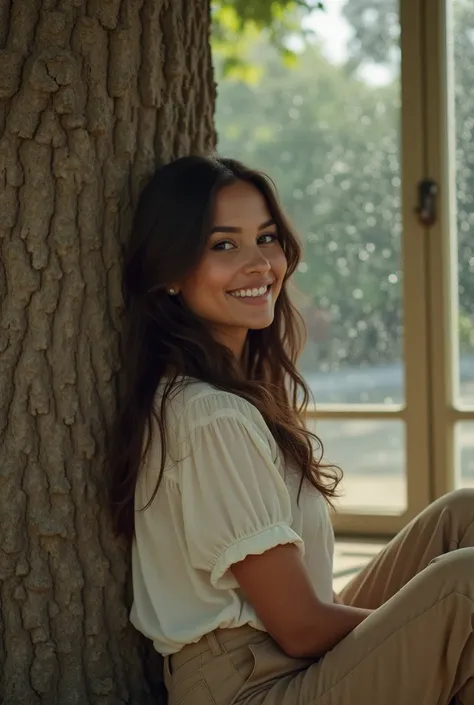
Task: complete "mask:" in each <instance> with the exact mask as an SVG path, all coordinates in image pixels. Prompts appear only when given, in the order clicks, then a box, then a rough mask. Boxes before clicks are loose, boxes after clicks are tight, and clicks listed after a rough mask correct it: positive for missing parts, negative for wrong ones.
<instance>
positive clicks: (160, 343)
mask: <svg viewBox="0 0 474 705" xmlns="http://www.w3.org/2000/svg"><path fill="white" fill-rule="evenodd" d="M299 257H300V247H299V245H298V241H297V238H296V236H295V235H294V234H293V232H292V230H291V228H290V226H289V224H288V222H287V221H286V219H285V217H284V215H283V213H282V211H281V208H280V206H279V205H278V202H277V199H276V196H275V194H274V190H273V188H272V186H271V183H270V181H269V180H268V179H267V178H266V177H264V176H263V175H261V174H260V173H257V172H255V171H252V170H250V169H247V168H246V167H245V166H243V165H242V164H240V163H238V162H236V161H233V160H228V159H218V158H204V157H185V158H182V159H179V160H177V161H175V162H173V163H172V164H169V165H167V166H165V167H163V168H161V169H159V170H158V171H157V172H156V174H155V175H154V176H153V178H152V179H151V181H150V183H149V184H148V185H147V186H146V188H145V189H144V191H143V194H142V196H141V199H140V202H139V205H138V209H137V213H136V217H135V222H134V227H133V231H132V237H131V239H130V242H129V245H128V250H127V252H126V257H125V270H124V280H123V286H124V298H125V330H124V363H125V373H126V389H125V392H124V395H123V400H122V406H121V410H120V413H119V415H118V422H117V429H116V432H115V435H114V439H113V446H112V447H113V453H112V462H111V466H112V469H113V478H112V484H111V502H112V507H113V511H114V516H115V520H116V523H117V527H118V529H119V530H120V531H121V532H123V533H125V534H126V535H127V536H128V537H129V538H130V539H133V543H132V559H133V589H134V601H133V606H132V611H131V621H132V623H133V624H134V625H135V627H136V628H137V629H139V630H140V631H141V632H142V633H143V634H145V635H146V636H147V637H149V638H150V639H152V640H153V642H154V645H155V648H156V649H157V650H158V651H159V652H160V653H161V654H163V655H164V656H165V682H166V686H167V689H168V691H169V703H170V705H211V704H212V705H230V704H231V703H240V704H242V705H257V704H258V705H261V704H263V703H264V704H265V705H310V704H311V705H320V704H321V705H362V704H363V703H364V704H365V703H374V704H375V703H377V704H379V703H383V705H392V704H393V705H400V704H403V705H412V704H413V705H415V704H416V705H422V704H423V705H434V704H436V705H441V704H444V703H448V702H449V701H450V700H451V699H452V698H453V697H456V698H459V702H460V703H463V705H474V549H473V548H472V546H473V545H474V501H473V499H474V495H473V494H472V493H471V492H468V491H463V492H457V493H454V494H451V495H448V496H446V497H444V498H442V499H440V500H439V501H437V502H435V503H434V504H433V505H431V506H430V507H429V508H428V509H427V510H425V511H424V512H423V513H422V514H421V515H420V516H419V517H418V518H417V519H415V520H414V521H413V522H412V523H411V524H410V525H409V526H408V527H407V528H406V529H405V530H404V531H402V532H401V534H400V535H399V536H397V537H396V538H395V539H394V540H393V541H392V542H391V543H390V544H389V546H388V547H387V548H385V549H384V550H383V551H382V553H381V554H380V555H379V556H378V557H377V558H376V559H375V560H374V561H373V562H372V564H371V565H370V566H369V567H367V568H366V569H365V570H364V571H362V573H361V574H360V575H358V576H357V577H356V578H355V579H354V580H353V581H352V583H350V584H349V586H348V587H347V588H346V589H345V590H344V592H343V593H342V595H340V596H336V595H335V594H334V593H333V591H332V557H333V533H332V528H331V523H330V517H329V512H328V504H330V503H331V500H332V499H333V498H334V497H335V495H336V487H337V484H338V481H339V476H338V471H337V469H336V468H332V467H330V466H325V465H323V464H322V462H321V459H320V457H319V456H318V457H317V456H316V455H315V453H314V446H315V440H317V439H315V438H314V437H312V436H311V434H310V433H309V432H308V431H307V430H306V429H305V427H304V419H303V414H304V409H305V404H306V401H307V399H308V393H307V389H306V386H305V384H304V381H303V380H302V379H301V377H300V376H299V374H298V372H297V371H296V367H295V362H296V357H297V354H298V352H299V350H300V347H301V337H300V334H299V330H300V327H299V318H298V315H297V313H296V311H295V309H294V308H293V306H292V304H291V303H290V300H289V297H288V293H287V286H288V279H289V277H290V276H291V274H292V273H293V272H294V270H295V268H296V266H297V264H298V260H299ZM458 549H459V550H458ZM433 559H435V560H433Z"/></svg>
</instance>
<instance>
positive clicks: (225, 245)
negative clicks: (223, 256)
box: [211, 240, 234, 250]
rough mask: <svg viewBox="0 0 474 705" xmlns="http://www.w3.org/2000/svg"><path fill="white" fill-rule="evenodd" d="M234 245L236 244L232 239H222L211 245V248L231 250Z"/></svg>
mask: <svg viewBox="0 0 474 705" xmlns="http://www.w3.org/2000/svg"><path fill="white" fill-rule="evenodd" d="M232 247H234V245H233V243H232V242H231V241H230V240H221V241H220V242H215V243H214V244H213V245H212V246H211V250H230V249H231V248H232Z"/></svg>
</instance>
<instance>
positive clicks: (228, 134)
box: [213, 0, 474, 533]
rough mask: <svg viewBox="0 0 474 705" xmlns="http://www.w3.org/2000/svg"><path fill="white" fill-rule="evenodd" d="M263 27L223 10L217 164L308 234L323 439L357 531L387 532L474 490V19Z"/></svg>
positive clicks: (440, 11) (361, 18)
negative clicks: (426, 182)
mask: <svg viewBox="0 0 474 705" xmlns="http://www.w3.org/2000/svg"><path fill="white" fill-rule="evenodd" d="M310 5H311V3H310ZM235 6H236V7H237V6H238V2H236V3H235ZM256 6H258V3H256ZM260 19H261V18H260V16H259V14H258V9H255V12H254V14H253V16H251V17H249V18H247V21H246V23H245V24H244V25H242V18H241V17H240V20H238V19H237V13H236V12H234V11H233V8H232V6H229V3H224V4H220V3H215V9H214V38H213V47H214V48H213V51H214V63H215V67H216V74H217V86H218V99H217V111H216V127H217V132H218V149H219V152H220V153H221V154H223V155H226V156H233V157H236V158H239V159H242V160H243V161H245V162H246V163H248V164H250V165H251V166H254V167H258V168H260V169H262V170H264V171H265V172H267V173H268V174H269V175H270V176H271V177H272V178H273V179H274V181H275V183H276V185H277V188H278V191H279V194H280V197H281V200H282V202H283V204H284V206H285V209H286V211H287V213H288V215H289V216H290V218H291V220H292V221H293V223H294V225H295V226H296V229H297V231H298V232H299V234H300V237H301V239H302V241H303V244H304V258H303V261H302V262H301V264H300V266H299V270H298V272H297V275H296V284H297V287H298V290H299V292H300V294H298V295H297V301H298V303H299V305H300V307H301V308H302V310H303V313H304V317H305V320H306V324H307V330H308V340H307V343H306V347H305V349H304V352H303V355H302V358H301V361H300V368H301V371H302V372H303V374H304V376H305V378H306V380H307V381H308V384H309V386H310V388H311V390H312V392H313V394H314V399H315V404H316V406H315V411H314V413H313V414H311V417H310V419H309V423H310V425H311V426H312V427H313V428H314V430H316V432H317V433H318V435H319V436H320V437H321V438H322V440H323V443H324V448H325V455H326V457H327V459H329V460H330V461H332V462H336V463H338V464H340V465H341V467H342V468H343V469H344V471H345V480H344V486H343V497H342V498H341V500H340V506H341V508H342V509H343V511H344V512H345V513H346V514H347V517H348V519H347V521H346V522H345V524H344V527H345V528H346V529H349V530H351V528H354V530H357V531H359V532H360V530H361V527H363V526H366V527H367V530H368V532H369V533H374V532H375V533H383V532H384V531H385V530H387V531H391V530H392V527H393V528H394V529H396V528H398V527H399V526H401V525H402V524H403V523H404V521H405V520H406V519H407V518H409V516H410V515H411V514H413V513H415V512H416V511H417V510H418V509H419V508H420V507H421V505H423V504H425V503H426V502H427V501H430V500H431V499H433V498H434V497H435V496H436V495H438V494H440V493H442V492H443V491H447V490H448V489H452V488H453V487H458V486H474V413H473V410H474V238H473V231H472V224H473V222H474V200H473V199H474V141H473V138H472V137H473V136H472V130H473V127H474V72H473V70H472V66H473V65H474V2H473V0H452V2H448V3H442V2H433V3H430V7H429V8H428V7H427V3H423V2H418V1H416V2H413V3H411V5H410V7H409V6H408V3H407V2H405V3H402V6H400V7H399V5H398V3H397V2H395V0H327V1H326V2H323V3H322V7H321V4H320V3H314V4H313V5H311V7H310V9H308V8H298V7H297V4H296V3H293V4H289V6H288V10H287V11H283V10H282V11H281V13H280V14H279V15H275V17H274V18H273V23H272V24H271V25H270V28H269V27H268V24H267V26H266V27H265V26H264V23H263V22H260ZM267 20H268V18H267ZM232 37H233V39H232ZM430 130H431V135H430V134H429V131H430ZM439 136H441V138H440V139H438V137H439ZM430 165H431V166H430ZM426 178H429V179H433V180H434V181H435V182H436V183H437V185H438V188H439V190H440V196H439V198H438V202H437V220H436V222H435V223H434V224H433V225H432V226H431V227H427V226H424V225H423V224H421V223H420V222H419V220H418V218H417V214H416V212H415V210H416V207H417V205H418V204H417V185H418V184H419V183H420V181H421V180H423V179H426ZM404 186H405V189H404ZM414 243H415V244H414ZM420 273H421V275H420ZM440 302H441V304H440ZM440 341H441V342H440ZM407 370H408V372H407ZM420 396H422V397H423V398H420ZM412 449H413V450H412ZM357 515H363V516H366V517H369V516H371V517H372V523H367V524H361V522H360V520H359V519H358V518H357ZM388 515H392V517H395V518H394V519H393V520H389V519H387V516H388ZM351 517H352V519H351ZM377 517H378V519H377ZM384 517H385V518H384Z"/></svg>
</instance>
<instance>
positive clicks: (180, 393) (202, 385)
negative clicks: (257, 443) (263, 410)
mask: <svg viewBox="0 0 474 705" xmlns="http://www.w3.org/2000/svg"><path fill="white" fill-rule="evenodd" d="M162 394H163V388H161V390H159V395H158V397H162ZM167 413H170V414H171V415H172V416H173V417H174V421H175V422H184V423H185V425H186V426H187V427H188V428H196V429H197V428H199V427H202V426H207V425H211V424H212V423H213V422H214V421H218V420H222V419H225V418H227V419H234V420H235V421H237V422H239V421H240V422H242V423H249V424H251V425H252V426H255V427H257V428H258V429H259V430H260V431H261V432H263V433H264V434H265V435H267V433H269V431H268V428H267V426H266V423H265V421H264V419H263V417H262V415H261V414H260V412H259V411H258V409H257V407H256V406H255V405H254V404H252V403H251V402H250V401H247V399H244V398H243V397H241V396H239V395H238V394H234V393H233V392H230V391H227V390H224V389H219V388H217V387H214V386H213V385H212V384H210V383H209V382H204V381H202V380H198V379H194V378H191V377H181V378H179V380H178V381H177V383H176V384H175V385H174V387H173V388H171V389H170V392H169V395H168V397H167Z"/></svg>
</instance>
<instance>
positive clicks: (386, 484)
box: [308, 419, 407, 514]
mask: <svg viewBox="0 0 474 705" xmlns="http://www.w3.org/2000/svg"><path fill="white" fill-rule="evenodd" d="M308 427H309V428H310V429H311V431H313V432H314V433H316V435H317V436H318V437H319V438H321V440H322V441H323V445H324V457H325V459H326V460H327V461H328V462H331V463H335V464H336V465H339V467H340V468H341V469H342V470H343V471H344V479H343V481H342V483H341V485H340V489H341V490H342V495H343V496H342V497H341V498H340V499H339V500H338V502H337V506H338V508H339V509H341V510H351V511H357V512H363V511H367V512H372V513H375V514H377V513H383V512H393V513H402V512H403V511H405V510H406V507H407V499H406V497H407V488H406V477H405V465H406V463H405V426H404V424H403V422H402V421H398V420H390V421H387V420H385V419H384V420H381V421H378V420H377V419H374V420H367V419H363V420H362V419H360V420H359V419H347V420H341V419H337V420H334V421H329V420H326V419H324V420H318V421H314V420H313V421H309V422H308Z"/></svg>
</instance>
